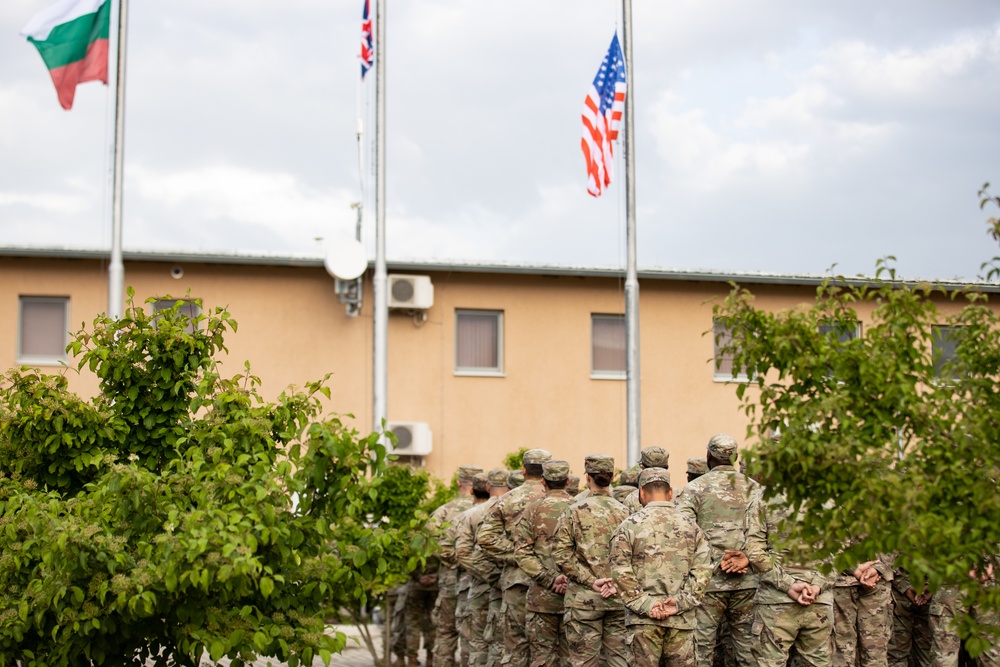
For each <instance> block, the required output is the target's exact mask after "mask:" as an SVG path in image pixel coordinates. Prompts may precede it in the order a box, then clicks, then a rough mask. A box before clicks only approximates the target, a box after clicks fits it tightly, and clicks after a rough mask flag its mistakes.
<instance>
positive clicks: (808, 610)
mask: <svg viewBox="0 0 1000 667" xmlns="http://www.w3.org/2000/svg"><path fill="white" fill-rule="evenodd" d="M801 518H802V517H797V519H798V520H801ZM784 519H788V520H796V517H792V516H791V513H790V510H789V509H788V507H787V505H786V503H785V499H784V498H783V497H782V496H775V497H773V498H771V499H770V500H764V496H763V489H758V490H757V491H755V492H754V494H753V496H752V497H751V499H750V503H749V505H748V506H747V513H746V534H747V542H746V545H745V547H744V549H743V551H744V553H746V555H747V558H749V559H750V564H751V565H752V566H753V569H754V571H755V572H757V573H758V574H759V575H760V585H759V587H758V589H757V598H756V604H757V609H756V613H755V616H754V624H753V634H754V644H753V657H754V661H755V663H756V664H757V665H760V666H761V667H784V666H785V663H786V661H787V660H788V655H789V652H790V651H791V649H792V647H793V646H794V647H795V649H796V651H797V653H798V658H799V660H800V661H801V662H802V664H805V665H811V666H812V667H830V665H831V659H830V634H831V633H832V632H833V592H832V587H833V577H831V576H827V575H824V574H822V573H821V572H819V571H818V570H816V569H815V568H814V567H811V566H810V565H794V564H791V563H787V562H784V561H785V556H786V554H785V553H784V552H783V551H780V550H778V549H777V548H776V546H775V543H776V541H777V540H778V539H779V535H778V534H777V527H778V524H779V523H780V522H781V521H782V520H784ZM796 582H805V583H807V584H810V585H815V586H819V588H820V594H819V596H818V597H817V598H816V601H815V602H813V603H812V604H810V605H808V606H803V605H800V604H799V603H797V602H796V601H794V600H792V599H791V598H790V597H788V593H787V591H788V590H790V589H791V588H792V585H793V584H795V583H796Z"/></svg>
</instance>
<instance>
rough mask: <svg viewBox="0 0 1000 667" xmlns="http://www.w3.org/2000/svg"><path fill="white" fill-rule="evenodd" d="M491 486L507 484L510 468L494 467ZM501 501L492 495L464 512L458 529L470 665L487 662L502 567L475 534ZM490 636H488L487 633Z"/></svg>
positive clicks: (456, 547) (456, 538)
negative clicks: (492, 611)
mask: <svg viewBox="0 0 1000 667" xmlns="http://www.w3.org/2000/svg"><path fill="white" fill-rule="evenodd" d="M488 480H489V485H490V486H491V487H492V488H499V487H504V488H506V486H507V471H506V470H504V469H503V468H494V469H493V470H491V471H490V474H489V476H488ZM499 500H500V496H493V497H491V498H490V499H489V500H487V501H486V502H484V503H481V504H479V505H476V506H474V507H473V508H472V509H470V510H467V511H466V512H463V513H462V514H461V515H460V517H459V519H458V521H457V527H456V530H455V557H456V558H457V559H458V563H459V565H461V567H462V570H463V571H464V573H465V574H467V575H469V578H470V585H469V592H468V594H467V595H466V604H465V609H466V614H467V615H466V621H465V628H466V632H467V633H468V638H469V664H470V665H486V664H488V651H489V645H488V643H487V641H488V639H489V638H491V637H492V635H493V632H492V628H489V629H487V619H488V618H489V611H490V600H491V596H492V590H493V589H494V587H495V585H496V584H498V583H499V582H500V568H499V566H497V564H496V563H494V562H493V560H492V559H491V558H489V557H487V556H486V554H485V553H483V550H482V549H480V548H479V546H478V545H477V544H476V537H477V535H478V534H479V528H480V526H481V525H482V522H483V517H484V516H486V513H487V512H488V511H489V510H490V508H491V507H492V506H493V505H495V504H496V503H497V502H498V501H499ZM487 635H488V636H487Z"/></svg>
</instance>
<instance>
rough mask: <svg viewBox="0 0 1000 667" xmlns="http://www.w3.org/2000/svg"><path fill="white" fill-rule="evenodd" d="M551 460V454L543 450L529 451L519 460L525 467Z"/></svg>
mask: <svg viewBox="0 0 1000 667" xmlns="http://www.w3.org/2000/svg"><path fill="white" fill-rule="evenodd" d="M551 458H552V454H550V453H549V452H547V451H545V450H544V449H529V450H528V451H526V452H525V453H524V457H523V458H522V459H521V460H522V461H524V464H525V465H531V464H536V465H537V464H539V463H545V462H546V461H548V460H549V459H551Z"/></svg>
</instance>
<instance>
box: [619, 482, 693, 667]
mask: <svg viewBox="0 0 1000 667" xmlns="http://www.w3.org/2000/svg"><path fill="white" fill-rule="evenodd" d="M657 481H660V482H666V483H667V484H669V483H670V475H669V473H667V471H666V470H665V469H663V468H647V469H646V470H644V471H643V472H642V475H641V476H640V478H639V483H640V484H641V485H645V484H648V483H650V482H657ZM611 572H612V576H613V577H614V580H615V588H617V589H618V594H619V595H620V596H621V597H622V599H623V600H624V601H625V609H626V612H625V625H626V626H627V628H628V632H627V634H626V637H627V641H628V644H629V646H630V647H631V649H632V655H633V658H634V661H635V664H636V665H638V666H639V667H658V666H659V664H660V659H661V658H664V659H665V664H666V667H695V666H696V665H697V660H696V657H695V641H694V628H695V612H694V609H696V608H697V605H699V604H700V603H701V599H702V597H703V596H704V595H705V590H706V588H707V587H708V580H709V578H710V577H711V575H712V558H711V552H710V550H709V543H708V539H707V538H706V537H705V533H704V532H702V530H701V529H700V528H699V527H698V525H697V524H696V523H694V522H693V521H691V520H689V519H688V518H687V517H685V516H683V515H682V514H681V513H680V512H678V511H677V509H676V508H675V507H674V506H673V504H672V503H670V502H668V501H665V500H657V501H652V502H648V503H647V504H646V506H645V507H644V508H643V509H641V510H639V511H638V512H636V513H635V514H633V515H631V516H629V517H628V518H627V519H625V521H623V522H622V524H621V525H620V526H618V529H617V530H616V531H615V533H614V535H613V536H612V538H611ZM667 598H673V599H674V600H675V601H676V602H677V612H678V613H677V614H676V615H674V616H669V617H667V618H664V619H654V618H651V617H650V616H649V612H650V610H651V609H652V607H653V603H654V602H656V601H657V600H666V599H667Z"/></svg>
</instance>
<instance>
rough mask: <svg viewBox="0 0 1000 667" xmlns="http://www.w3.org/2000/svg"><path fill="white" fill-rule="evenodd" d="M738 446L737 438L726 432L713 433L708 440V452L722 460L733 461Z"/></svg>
mask: <svg viewBox="0 0 1000 667" xmlns="http://www.w3.org/2000/svg"><path fill="white" fill-rule="evenodd" d="M738 447H739V445H737V444H736V440H734V439H733V438H731V437H730V436H728V435H725V434H724V433H719V434H717V435H713V436H712V437H711V438H709V440H708V453H709V454H710V455H711V456H712V458H716V459H719V460H721V461H732V460H733V457H734V456H736V450H737V449H738Z"/></svg>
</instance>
